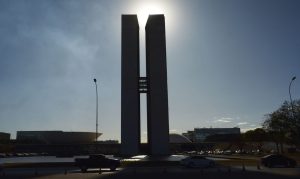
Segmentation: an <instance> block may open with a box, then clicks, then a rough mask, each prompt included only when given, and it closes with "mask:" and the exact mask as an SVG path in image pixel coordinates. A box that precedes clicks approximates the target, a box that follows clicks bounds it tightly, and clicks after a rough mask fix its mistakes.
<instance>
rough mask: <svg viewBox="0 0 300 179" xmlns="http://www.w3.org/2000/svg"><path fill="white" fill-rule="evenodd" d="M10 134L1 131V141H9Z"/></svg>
mask: <svg viewBox="0 0 300 179" xmlns="http://www.w3.org/2000/svg"><path fill="white" fill-rule="evenodd" d="M9 140H10V134H9V133H5V132H0V141H9Z"/></svg>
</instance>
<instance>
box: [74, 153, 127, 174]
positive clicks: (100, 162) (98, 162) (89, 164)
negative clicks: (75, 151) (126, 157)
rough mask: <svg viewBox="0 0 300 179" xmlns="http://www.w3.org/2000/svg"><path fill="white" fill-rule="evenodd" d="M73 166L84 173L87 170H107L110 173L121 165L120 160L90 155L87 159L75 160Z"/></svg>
mask: <svg viewBox="0 0 300 179" xmlns="http://www.w3.org/2000/svg"><path fill="white" fill-rule="evenodd" d="M75 165H76V166H77V167H79V168H80V169H81V171H82V172H86V171H87V170H88V169H89V168H109V169H110V170H111V171H114V170H116V168H117V167H119V166H120V165H121V163H120V160H118V159H114V158H108V157H106V156H105V155H102V154H97V155H96V154H95V155H90V156H89V158H75Z"/></svg>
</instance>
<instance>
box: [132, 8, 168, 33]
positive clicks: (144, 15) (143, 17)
mask: <svg viewBox="0 0 300 179" xmlns="http://www.w3.org/2000/svg"><path fill="white" fill-rule="evenodd" d="M150 14H164V10H163V9H162V8H161V7H159V6H158V5H154V4H144V5H143V6H142V7H141V8H140V9H139V10H138V12H137V15H138V20H139V26H140V28H142V29H143V28H144V27H145V25H146V22H147V19H148V16H149V15H150Z"/></svg>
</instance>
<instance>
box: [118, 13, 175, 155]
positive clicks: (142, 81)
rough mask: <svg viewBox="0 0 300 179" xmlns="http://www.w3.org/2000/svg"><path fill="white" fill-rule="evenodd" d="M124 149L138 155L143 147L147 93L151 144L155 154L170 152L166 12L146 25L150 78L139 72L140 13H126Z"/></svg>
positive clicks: (123, 44) (122, 137) (124, 20)
mask: <svg viewBox="0 0 300 179" xmlns="http://www.w3.org/2000/svg"><path fill="white" fill-rule="evenodd" d="M121 66H122V67H121V68H122V72H121V73H122V82H121V83H122V85H121V88H122V92H121V95H122V97H121V100H122V102H121V103H122V104H121V105H122V106H121V152H122V154H124V155H136V154H138V153H139V146H140V93H147V130H148V133H147V134H148V146H149V152H150V154H151V155H167V154H169V115H168V113H169V112H168V88H167V64H166V39H165V19H164V15H150V16H149V18H148V21H147V24H146V74H147V76H146V77H140V75H139V26H138V21H137V16H136V15H122V65H121Z"/></svg>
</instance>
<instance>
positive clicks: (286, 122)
mask: <svg viewBox="0 0 300 179" xmlns="http://www.w3.org/2000/svg"><path fill="white" fill-rule="evenodd" d="M293 104H294V105H293V108H294V110H293V111H292V108H291V105H290V104H289V103H288V102H287V101H285V102H284V103H283V104H282V105H281V107H280V108H279V109H277V110H276V111H274V112H272V113H271V114H267V115H266V120H265V121H264V122H263V128H264V129H265V130H266V131H267V132H268V133H269V134H270V137H271V139H272V140H273V141H274V142H275V143H276V145H277V150H278V152H279V149H278V145H280V150H281V152H283V144H284V143H289V144H294V145H296V146H298V147H299V144H300V119H299V117H300V100H298V101H295V102H294V103H293Z"/></svg>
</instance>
